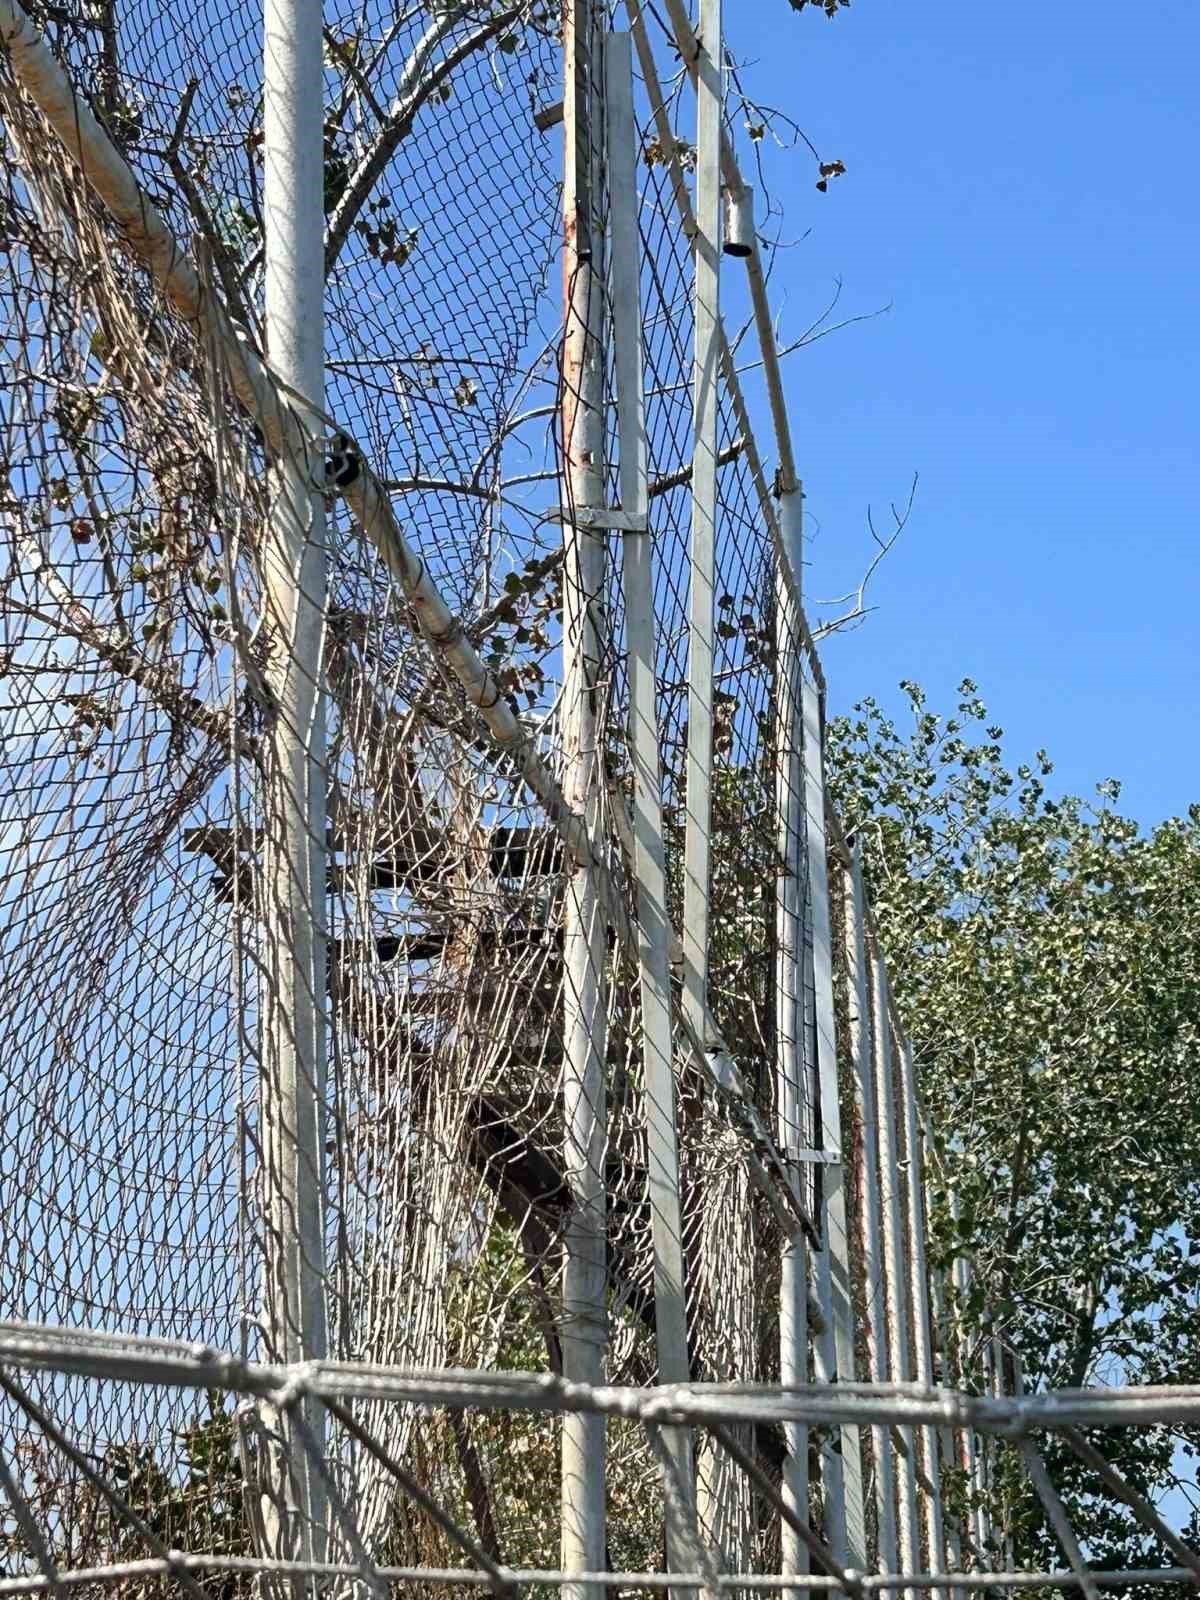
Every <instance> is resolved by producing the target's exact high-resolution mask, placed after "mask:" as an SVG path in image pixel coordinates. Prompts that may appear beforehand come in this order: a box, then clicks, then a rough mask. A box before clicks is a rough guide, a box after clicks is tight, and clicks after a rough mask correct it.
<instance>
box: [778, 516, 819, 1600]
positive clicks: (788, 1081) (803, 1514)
mask: <svg viewBox="0 0 1200 1600" xmlns="http://www.w3.org/2000/svg"><path fill="white" fill-rule="evenodd" d="M802 510H803V500H802V497H801V495H800V493H799V492H798V491H797V492H796V493H794V494H791V495H789V496H788V497H787V498H786V500H785V501H784V503H783V506H782V507H781V511H780V521H781V524H782V527H783V532H784V536H785V538H786V540H787V555H788V557H789V558H790V561H791V565H792V570H793V575H794V576H795V578H796V586H795V589H793V588H792V587H791V586H789V584H788V583H787V581H786V578H785V576H784V574H783V573H782V572H781V573H779V574H778V575H777V580H776V584H775V616H776V635H775V660H776V667H775V679H776V689H775V715H776V719H777V722H776V776H775V817H776V827H777V829H778V850H779V864H780V875H779V879H778V883H777V886H776V891H775V1051H776V1060H775V1083H776V1089H775V1103H776V1137H777V1139H778V1141H779V1149H780V1152H781V1154H782V1155H783V1158H784V1160H785V1161H787V1162H788V1164H789V1170H790V1173H791V1182H792V1185H793V1187H794V1189H795V1190H796V1193H797V1198H798V1199H799V1200H801V1201H802V1202H803V1203H804V1204H805V1205H808V1204H811V1196H810V1195H809V1194H808V1192H807V1188H806V1187H804V1188H802V1187H801V1182H802V1180H801V1173H802V1172H803V1171H804V1170H805V1169H804V1168H803V1167H802V1166H801V1164H800V1162H799V1159H798V1156H799V1152H800V1150H801V1149H802V1148H803V1147H804V1146H805V1145H806V1144H808V1143H810V1142H811V1140H810V1138H809V1137H808V1134H809V1132H810V1130H809V1127H808V1117H807V1115H806V1095H805V1086H804V1043H803V1032H804V966H805V956H804V860H805V844H804V836H805V828H804V765H803V755H802V746H803V738H804V733H803V713H802V708H801V704H800V673H801V670H802V668H801V660H800V616H799V609H798V607H795V606H794V605H793V602H792V595H793V593H795V592H796V591H797V590H798V588H799V578H800V560H801V548H802V522H801V517H802ZM779 1381H780V1382H781V1383H783V1384H806V1383H807V1382H808V1264H807V1246H806V1243H805V1239H804V1235H803V1233H802V1232H801V1231H800V1229H799V1228H795V1229H793V1231H792V1232H791V1234H790V1235H789V1236H788V1237H787V1238H785V1240H784V1243H783V1251H782V1255H781V1259H780V1282H779ZM783 1435H784V1443H785V1445H786V1448H787V1454H786V1455H785V1456H784V1461H783V1483H782V1493H783V1499H784V1504H785V1505H786V1506H787V1507H788V1508H789V1510H791V1511H794V1512H795V1513H796V1515H797V1516H798V1517H800V1518H802V1519H803V1520H804V1521H805V1522H807V1521H808V1519H809V1510H808V1429H807V1428H806V1427H805V1426H804V1424H803V1423H802V1422H785V1423H784V1425H783ZM780 1556H781V1565H780V1570H781V1572H782V1574H783V1575H784V1576H785V1577H786V1576H790V1575H792V1574H797V1575H800V1574H804V1573H807V1572H808V1570H809V1562H808V1546H807V1545H806V1544H805V1543H804V1541H803V1540H802V1539H801V1538H800V1536H799V1534H798V1533H797V1532H796V1531H795V1529H794V1528H793V1527H792V1526H791V1524H790V1523H788V1522H786V1521H782V1522H781V1524H780ZM790 1593H791V1594H793V1596H797V1597H798V1596H799V1595H800V1594H801V1593H803V1591H802V1590H800V1589H796V1590H794V1591H790Z"/></svg>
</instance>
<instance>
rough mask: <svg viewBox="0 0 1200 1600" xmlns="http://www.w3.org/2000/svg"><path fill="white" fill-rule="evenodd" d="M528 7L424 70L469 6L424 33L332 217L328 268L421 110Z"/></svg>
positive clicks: (506, 14)
mask: <svg viewBox="0 0 1200 1600" xmlns="http://www.w3.org/2000/svg"><path fill="white" fill-rule="evenodd" d="M522 9H523V6H520V5H516V6H509V7H507V8H506V9H505V10H503V11H501V12H498V13H497V14H496V15H495V16H493V17H490V18H489V19H488V20H487V21H486V22H484V23H482V24H481V26H480V27H478V28H476V29H475V30H474V32H472V33H469V34H467V36H466V37H465V38H463V39H460V40H459V41H458V43H457V44H456V45H454V46H453V48H452V49H450V50H448V51H447V52H446V54H445V55H444V56H443V57H442V58H441V60H440V61H438V62H437V64H436V65H435V66H433V67H431V68H430V69H429V71H428V72H426V71H425V68H426V66H427V64H428V61H429V58H430V56H431V55H432V54H433V53H434V51H435V50H436V49H437V48H438V46H439V45H440V44H441V43H442V42H443V41H444V40H445V39H446V38H448V37H449V35H450V34H451V33H452V32H453V30H454V29H455V28H456V27H457V26H458V24H459V23H460V22H461V21H462V20H463V17H464V16H465V15H466V10H467V8H466V7H465V6H460V7H455V8H454V9H453V10H452V11H449V12H447V13H446V14H445V15H443V16H441V17H438V18H437V20H436V21H434V22H433V23H431V24H430V26H429V27H428V28H427V29H426V30H425V32H424V33H423V34H422V36H421V38H420V40H419V41H418V42H417V45H416V48H415V49H414V50H413V53H412V55H411V56H410V58H409V60H408V64H407V65H406V66H405V69H404V72H403V74H402V75H401V78H400V85H399V88H398V90H397V93H396V98H395V99H394V100H393V101H392V104H391V107H390V108H389V110H388V114H387V117H386V118H385V120H384V122H383V125H382V126H381V127H380V128H379V130H378V132H377V133H376V135H375V142H374V144H373V145H372V146H371V148H370V149H369V150H368V151H367V153H366V155H365V156H364V157H363V158H362V160H361V161H360V162H359V164H358V166H357V167H356V168H355V170H354V172H353V173H352V174H351V176H350V181H349V182H348V183H347V185H346V190H345V193H344V194H343V195H342V197H341V199H340V200H339V201H338V203H337V205H336V207H335V208H334V212H333V215H332V216H331V217H330V219H329V228H328V231H327V233H326V238H325V271H326V273H329V272H332V270H333V268H334V266H335V265H336V263H337V259H338V257H339V256H340V255H341V253H342V247H343V246H344V245H345V243H346V240H347V238H348V237H349V235H350V229H351V228H352V227H353V226H354V220H355V218H356V217H357V216H358V213H359V212H360V211H361V210H362V208H363V206H364V205H365V203H366V200H367V196H368V195H369V194H370V193H371V190H372V189H373V188H374V187H375V184H376V182H377V181H378V179H379V178H380V176H381V175H382V173H383V171H384V168H385V167H386V166H387V164H388V162H389V161H390V160H391V158H392V156H393V154H394V153H395V150H396V146H397V145H398V144H399V143H400V141H401V140H402V139H403V138H404V136H405V135H406V134H407V133H408V131H409V130H410V128H411V127H412V125H413V121H414V119H415V118H416V115H417V113H418V112H419V111H420V109H421V107H422V106H423V105H425V104H426V102H427V101H428V100H429V99H430V97H431V96H432V95H433V94H435V93H436V92H437V90H438V89H439V88H440V87H441V86H442V84H443V83H444V82H445V81H446V79H447V78H448V77H449V76H450V74H451V73H452V72H454V71H455V69H456V68H458V67H460V66H461V65H462V63H463V62H464V61H466V60H467V59H468V57H470V56H472V55H474V53H475V51H476V50H480V49H482V48H483V46H484V45H485V44H487V42H488V40H489V39H494V38H495V36H496V35H497V34H498V33H501V32H503V30H504V29H505V28H507V27H508V26H509V25H510V24H511V23H513V22H515V21H516V19H517V18H518V17H519V16H520V14H521V11H522Z"/></svg>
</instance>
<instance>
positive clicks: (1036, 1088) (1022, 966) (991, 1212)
mask: <svg viewBox="0 0 1200 1600" xmlns="http://www.w3.org/2000/svg"><path fill="white" fill-rule="evenodd" d="M902 687H903V688H904V689H905V691H906V693H907V696H908V700H909V703H910V706H911V712H912V722H911V726H909V727H907V728H905V729H904V730H903V731H901V730H900V729H899V728H898V727H897V726H896V724H895V723H894V722H893V721H892V720H891V719H890V718H889V717H887V716H886V715H885V714H884V712H883V711H882V710H881V708H880V707H879V706H878V705H877V704H876V703H875V701H873V700H865V701H863V702H862V704H861V705H859V706H857V707H855V710H854V713H853V714H852V715H851V716H849V717H842V718H838V719H836V720H835V721H833V723H832V724H831V728H830V741H829V758H828V760H829V776H830V779H831V784H832V789H833V793H834V797H835V799H836V802H837V804H838V807H839V809H840V811H841V814H842V816H843V818H844V820H845V824H846V826H847V828H848V829H849V830H851V831H852V832H853V833H854V834H855V835H856V836H857V838H858V839H859V840H860V841H861V843H862V847H863V851H864V866H865V872H866V877H867V881H868V885H869V892H870V895H871V899H872V902H873V905H874V909H875V913H876V916H877V918H878V921H879V924H880V930H881V937H882V941H883V944H884V946H885V952H886V956H887V959H888V963H889V967H890V971H891V974H892V981H893V985H894V989H895V994H896V998H897V1002H898V1004H899V1007H900V1010H901V1013H902V1016H903V1019H904V1025H905V1028H906V1031H907V1032H908V1034H909V1036H910V1038H911V1040H912V1042H913V1045H914V1050H915V1053H916V1056H917V1059H918V1062H919V1071H920V1080H921V1087H922V1091H923V1095H924V1098H925V1101H926V1104H927V1107H928V1110H929V1114H930V1120H931V1123H932V1128H933V1137H934V1151H933V1171H932V1174H931V1179H932V1195H931V1201H932V1204H931V1212H932V1215H931V1226H932V1231H933V1241H932V1243H933V1258H934V1260H935V1261H937V1262H938V1263H939V1264H941V1265H942V1266H949V1264H950V1263H951V1262H952V1261H953V1260H954V1259H955V1258H958V1257H965V1258H966V1259H967V1260H968V1261H969V1263H970V1266H971V1286H970V1290H969V1292H968V1293H967V1294H966V1295H965V1297H963V1298H962V1300H961V1303H959V1305H958V1307H957V1310H958V1314H959V1317H960V1319H961V1325H962V1328H963V1332H964V1339H963V1345H962V1353H963V1355H964V1357H965V1360H966V1367H967V1371H968V1374H969V1373H970V1371H971V1358H972V1355H973V1354H974V1353H975V1352H977V1351H978V1350H979V1348H980V1347H981V1342H982V1341H983V1340H984V1338H985V1337H990V1336H992V1335H998V1336H999V1337H1000V1338H1001V1340H1002V1341H1003V1342H1004V1344H1005V1345H1007V1346H1008V1347H1009V1348H1010V1349H1012V1350H1013V1351H1015V1352H1016V1353H1017V1355H1018V1356H1019V1360H1020V1364H1021V1367H1022V1369H1023V1379H1024V1382H1025V1384H1026V1386H1027V1387H1028V1388H1035V1389H1036V1388H1042V1387H1046V1386H1050V1385H1056V1384H1057V1385H1079V1384H1086V1383H1101V1382H1103V1383H1122V1382H1128V1383H1168V1382H1188V1383H1194V1382H1195V1381H1196V1379H1197V1376H1198V1374H1200V1339H1198V1338H1197V1335H1196V1331H1195V1330H1196V1327H1197V1309H1198V1308H1197V1300H1198V1298H1200V1294H1198V1291H1200V1119H1198V1118H1197V1116H1196V1114H1195V1107H1196V1105H1197V1103H1198V1100H1200V1050H1198V1049H1197V1033H1198V1027H1200V807H1198V806H1193V807H1191V808H1190V811H1189V814H1188V816H1187V817H1186V818H1172V819H1170V820H1168V821H1165V822H1162V823H1160V824H1159V825H1158V826H1157V827H1155V828H1153V829H1151V830H1150V831H1149V832H1144V831H1142V830H1141V829H1139V827H1138V825H1137V824H1136V823H1135V822H1133V821H1131V820H1130V819H1129V818H1127V817H1124V816H1122V815H1121V814H1120V813H1119V811H1118V810H1117V809H1116V803H1117V800H1118V798H1119V794H1120V786H1119V784H1117V783H1116V782H1115V781H1112V780H1109V781H1108V782H1105V783H1101V784H1099V785H1098V787H1097V793H1096V798H1095V799H1094V800H1093V801H1091V802H1087V801H1084V800H1081V799H1077V798H1059V797H1057V796H1056V795H1054V794H1053V793H1052V792H1051V790H1050V789H1049V788H1048V785H1047V780H1048V779H1049V778H1050V775H1051V772H1052V765H1051V762H1050V760H1049V758H1048V757H1047V755H1046V753H1045V752H1044V751H1039V752H1038V753H1037V755H1036V756H1035V757H1034V758H1033V759H1032V761H1030V762H1028V763H1024V764H1022V765H1019V766H1017V767H1016V768H1015V769H1013V768H1010V767H1009V765H1008V764H1007V763H1006V761H1005V759H1004V755H1003V749H1002V743H1001V741H1002V730H1001V729H1000V728H999V727H996V726H994V725H993V724H992V723H991V722H990V720H989V718H988V714H987V711H986V708H985V706H984V705H983V703H982V701H981V700H980V698H979V696H978V693H977V691H976V687H975V685H974V684H973V683H971V682H970V681H969V680H967V681H964V682H963V683H962V684H961V685H960V696H961V698H960V700H959V703H958V706H957V709H956V712H955V714H954V715H952V716H950V717H941V716H938V715H936V714H935V713H933V712H932V711H930V710H928V709H927V707H926V704H925V696H924V693H923V692H922V690H921V689H920V688H918V687H917V686H916V685H915V684H911V683H907V684H904V685H902ZM952 1196H953V1197H954V1199H955V1201H956V1205H955V1206H954V1207H953V1208H952V1205H951V1197H952ZM1009 1376H1010V1378H1011V1374H1010V1375H1009ZM1091 1437H1092V1441H1093V1443H1095V1444H1096V1445H1097V1446H1098V1447H1099V1448H1100V1449H1101V1450H1102V1451H1103V1453H1104V1454H1105V1455H1106V1456H1107V1457H1108V1458H1109V1459H1110V1460H1111V1461H1112V1462H1113V1464H1114V1465H1116V1466H1117V1467H1118V1468H1119V1470H1120V1471H1122V1472H1123V1473H1125V1474H1126V1476H1127V1477H1128V1479H1129V1480H1130V1482H1131V1483H1133V1484H1134V1486H1135V1487H1137V1488H1139V1489H1141V1490H1142V1491H1143V1492H1146V1493H1148V1494H1149V1495H1150V1496H1151V1498H1160V1499H1161V1498H1162V1496H1163V1495H1165V1494H1168V1493H1169V1492H1170V1491H1171V1490H1172V1489H1175V1490H1177V1491H1178V1490H1179V1489H1180V1487H1181V1486H1180V1485H1179V1484H1178V1482H1177V1475H1178V1474H1179V1473H1180V1470H1181V1468H1184V1467H1186V1465H1187V1460H1188V1456H1189V1453H1190V1451H1191V1448H1192V1446H1193V1443H1194V1442H1195V1441H1193V1440H1192V1439H1190V1438H1189V1437H1188V1436H1187V1434H1186V1432H1184V1431H1168V1430H1166V1429H1160V1430H1145V1429H1142V1430H1132V1429H1124V1430H1109V1431H1107V1432H1106V1433H1103V1434H1102V1433H1095V1434H1093V1435H1092V1436H1091ZM1044 1443H1045V1454H1046V1458H1047V1462H1048V1464H1049V1465H1050V1467H1051V1471H1052V1473H1053V1475H1054V1476H1055V1478H1056V1480H1057V1482H1058V1483H1059V1485H1060V1487H1061V1489H1062V1492H1063V1496H1064V1499H1065V1501H1066V1503H1067V1506H1068V1509H1069V1511H1070V1514H1071V1516H1072V1520H1073V1522H1074V1525H1075V1527H1076V1529H1077V1530H1078V1531H1079V1533H1080V1534H1081V1536H1082V1538H1083V1541H1084V1544H1085V1548H1086V1549H1087V1551H1088V1553H1089V1555H1090V1557H1091V1559H1093V1561H1095V1563H1096V1564H1097V1565H1098V1566H1101V1567H1109V1568H1112V1567H1117V1566H1133V1567H1136V1566H1143V1565H1145V1566H1154V1565H1161V1564H1164V1563H1165V1564H1171V1561H1172V1559H1173V1558H1170V1557H1168V1555H1167V1554H1166V1552H1164V1551H1163V1550H1162V1549H1161V1548H1160V1547H1159V1546H1158V1545H1157V1542H1156V1540H1155V1539H1154V1537H1153V1535H1149V1534H1146V1533H1145V1532H1144V1531H1143V1530H1142V1529H1141V1528H1140V1527H1139V1526H1138V1525H1137V1524H1136V1522H1134V1520H1133V1519H1132V1517H1131V1515H1130V1514H1129V1513H1128V1511H1127V1510H1126V1509H1125V1508H1124V1507H1123V1506H1121V1505H1120V1503H1119V1502H1117V1503H1114V1501H1113V1499H1112V1497H1111V1495H1108V1494H1106V1493H1105V1492H1104V1491H1103V1488H1102V1486H1101V1485H1100V1483H1099V1481H1098V1480H1097V1479H1096V1478H1095V1476H1094V1475H1093V1474H1092V1473H1090V1472H1089V1471H1087V1470H1086V1469H1084V1468H1082V1467H1081V1466H1080V1465H1079V1463H1078V1462H1077V1461H1076V1460H1075V1458H1074V1457H1073V1456H1072V1455H1071V1454H1070V1452H1069V1451H1068V1450H1067V1449H1066V1447H1065V1446H1064V1445H1063V1444H1062V1442H1061V1441H1059V1440H1056V1439H1047V1440H1046V1441H1045V1442H1044ZM998 1477H999V1484H998V1488H997V1491H996V1492H997V1494H998V1495H999V1498H1000V1501H1001V1504H1000V1506H999V1507H998V1510H999V1512H1000V1515H1001V1520H1002V1522H1003V1524H1004V1526H1005V1530H1006V1532H1007V1534H1008V1535H1009V1536H1010V1537H1011V1538H1012V1539H1013V1542H1014V1549H1015V1552H1016V1554H1017V1556H1018V1559H1020V1560H1022V1561H1033V1562H1035V1563H1038V1564H1039V1565H1040V1564H1042V1563H1044V1562H1047V1561H1048V1562H1049V1563H1050V1564H1058V1563H1059V1562H1060V1561H1061V1555H1060V1553H1059V1552H1058V1551H1057V1549H1056V1546H1055V1542H1054V1539H1053V1535H1052V1533H1051V1532H1050V1531H1049V1529H1048V1526H1047V1524H1046V1520H1045V1518H1044V1515H1043V1514H1042V1512H1041V1510H1040V1508H1039V1507H1038V1506H1037V1504H1036V1501H1035V1500H1034V1498H1033V1496H1032V1493H1031V1491H1029V1489H1028V1488H1027V1487H1026V1486H1025V1485H1024V1480H1023V1477H1022V1476H1021V1475H1020V1474H1019V1473H1018V1472H1017V1471H1016V1470H1015V1463H1011V1462H1010V1463H1008V1464H1007V1465H1006V1466H1005V1467H1004V1469H1003V1470H1002V1471H1001V1472H1000V1473H999V1475H998ZM1187 1504H1188V1500H1187V1497H1186V1495H1184V1494H1182V1493H1179V1492H1177V1493H1176V1494H1175V1496H1174V1497H1173V1498H1172V1499H1171V1501H1170V1502H1169V1510H1170V1512H1171V1513H1173V1515H1172V1516H1171V1517H1170V1518H1169V1520H1174V1521H1175V1522H1176V1525H1178V1522H1179V1521H1180V1520H1183V1516H1182V1515H1181V1513H1182V1512H1183V1509H1184V1508H1185V1507H1186V1506H1187Z"/></svg>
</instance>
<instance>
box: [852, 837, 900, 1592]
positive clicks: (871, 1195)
mask: <svg viewBox="0 0 1200 1600" xmlns="http://www.w3.org/2000/svg"><path fill="white" fill-rule="evenodd" d="M844 896H845V899H844V913H845V914H844V936H845V941H846V977H847V987H848V989H849V991H850V1017H849V1022H850V1042H851V1043H850V1048H851V1056H852V1064H853V1070H854V1103H855V1107H856V1109H857V1111H858V1120H859V1124H860V1127H861V1129H862V1181H861V1184H860V1190H859V1211H858V1217H859V1230H860V1237H861V1239H862V1252H863V1269H864V1271H863V1276H864V1278H865V1280H866V1282H865V1289H866V1313H867V1319H866V1321H867V1325H866V1345H867V1362H868V1372H867V1376H868V1378H869V1379H870V1381H871V1382H872V1383H886V1382H887V1381H888V1376H889V1373H890V1371H891V1369H890V1367H889V1365H888V1343H887V1309H886V1304H885V1300H884V1275H883V1244H882V1220H881V1217H880V1201H879V1127H878V1118H877V1116H876V1108H875V1066H874V1058H873V1056H872V1050H873V1048H874V1045H873V1034H872V1030H871V1005H870V999H869V997H868V981H869V980H868V974H867V947H866V934H865V929H866V896H865V894H864V892H863V882H862V857H861V851H860V847H859V845H858V843H857V841H856V842H855V845H854V853H853V855H852V857H851V860H850V866H849V868H848V869H847V871H846V874H845V883H844ZM887 1025H888V1022H887V1018H886V1017H884V1018H883V1019H882V1020H880V1019H876V1023H875V1026H876V1028H879V1027H884V1028H886V1027H887ZM871 1453H872V1456H873V1458H874V1467H875V1525H876V1530H877V1531H876V1541H877V1546H878V1554H879V1570H880V1572H895V1571H896V1559H897V1557H896V1476H895V1468H894V1461H893V1455H894V1452H893V1448H892V1435H891V1430H890V1428H887V1427H884V1426H882V1425H878V1424H875V1425H872V1428H871Z"/></svg>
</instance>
